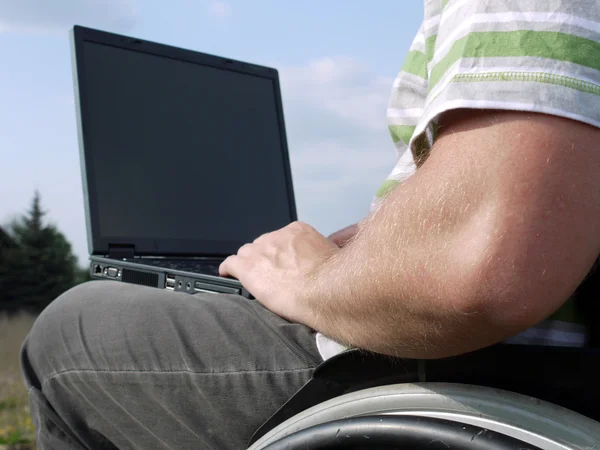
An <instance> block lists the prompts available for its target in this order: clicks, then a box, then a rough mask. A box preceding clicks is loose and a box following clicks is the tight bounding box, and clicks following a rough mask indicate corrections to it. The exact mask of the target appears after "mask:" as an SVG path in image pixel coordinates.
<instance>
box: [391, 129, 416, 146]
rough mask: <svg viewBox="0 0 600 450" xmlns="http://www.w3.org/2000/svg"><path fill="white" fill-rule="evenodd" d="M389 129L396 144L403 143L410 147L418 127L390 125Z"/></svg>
mask: <svg viewBox="0 0 600 450" xmlns="http://www.w3.org/2000/svg"><path fill="white" fill-rule="evenodd" d="M388 128H389V130H390V134H391V135H392V140H393V141H394V144H397V143H398V142H403V143H405V144H406V145H408V143H409V142H410V138H411V137H412V135H413V134H414V133H415V129H416V128H417V127H416V126H411V125H390V126H389V127H388Z"/></svg>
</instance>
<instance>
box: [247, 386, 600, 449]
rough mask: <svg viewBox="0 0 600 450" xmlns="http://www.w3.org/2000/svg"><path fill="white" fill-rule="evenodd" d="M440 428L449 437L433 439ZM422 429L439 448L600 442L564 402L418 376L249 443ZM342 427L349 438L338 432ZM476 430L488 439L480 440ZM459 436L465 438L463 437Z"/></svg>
mask: <svg viewBox="0 0 600 450" xmlns="http://www.w3.org/2000/svg"><path fill="white" fill-rule="evenodd" d="M348 419H350V420H348ZM379 420H381V422H378V421H379ZM377 423H383V424H387V428H386V427H382V426H380V427H379V428H378V427H377ZM463 428H464V429H463ZM338 430H339V432H338ZM344 430H345V431H346V432H345V434H343V435H342V431H344ZM390 430H391V431H390ZM386 432H387V434H386ZM394 433H396V434H395V436H393V434H394ZM436 433H437V434H436ZM440 433H441V436H445V437H446V438H448V436H450V437H449V438H448V439H446V438H444V439H441V441H440V440H439V439H438V438H439V436H438V435H440ZM469 433H470V434H469ZM336 434H337V436H336ZM428 434H429V435H430V439H429V441H427V442H429V443H430V445H432V444H433V445H434V447H428V448H438V447H435V445H438V444H439V445H442V447H439V448H443V446H444V445H448V444H450V443H452V446H450V447H445V448H456V449H462V448H465V449H489V450H492V449H498V450H500V449H503V450H504V449H509V448H515V449H519V448H541V449H548V450H559V449H560V450H571V449H582V448H583V449H591V448H599V447H600V423H598V422H596V421H593V420H591V419H589V418H587V417H584V416H582V415H580V414H577V413H575V412H573V411H570V410H567V409H565V408H562V407H559V406H556V405H553V404H550V403H547V402H544V401H541V400H538V399H535V398H532V397H527V396H523V395H520V394H515V393H512V392H507V391H502V390H498V389H492V388H486V387H481V386H470V385H460V384H444V383H420V384H398V385H390V386H381V387H377V388H373V389H366V390H363V391H359V392H354V393H351V394H347V395H344V396H341V397H338V398H335V399H332V400H330V401H327V402H325V403H322V404H320V405H317V406H315V407H313V408H310V409H308V410H306V411H304V412H302V413H300V414H298V415H297V416H295V417H292V418H291V419H290V420H288V421H286V422H284V423H283V424H281V425H280V426H278V427H277V428H275V429H274V430H272V431H271V432H269V433H268V434H266V435H265V436H263V437H262V438H261V439H260V440H258V441H257V442H256V443H255V444H254V445H253V446H252V447H250V450H259V449H262V450H267V449H268V450H277V449H279V448H287V449H290V450H293V449H294V448H306V449H325V448H332V449H333V448H357V449H358V448H365V449H367V448H380V449H381V448H386V449H393V448H411V449H418V448H421V447H419V446H417V444H418V443H419V442H422V441H419V439H421V438H423V439H426V438H427V436H428ZM346 435H348V436H351V437H352V436H356V439H355V440H352V439H349V438H346V439H345V440H344V439H343V438H345V437H346ZM482 435H483V436H485V435H487V438H488V439H490V440H489V441H483V440H481V439H480V437H481V436H482ZM315 436H316V437H317V438H318V439H316V438H315ZM361 436H362V438H361ZM364 436H367V437H366V438H365V437H364ZM465 437H468V438H469V439H467V440H466V441H465ZM370 438H372V439H373V440H372V441H371V439H370ZM471 438H473V439H472V440H471ZM492 438H493V439H492ZM390 439H391V440H390ZM410 439H413V440H412V441H411V440H410ZM286 440H287V441H286ZM376 440H379V445H378V446H377V445H375V444H376V442H375V441H376ZM368 441H371V442H368ZM467 441H468V442H467ZM393 442H396V443H397V446H395V447H394V446H393V445H394V444H393ZM407 442H410V443H409V444H407ZM436 442H437V444H436ZM415 443H417V444H415ZM280 444H285V446H284V447H280V446H279V445H280ZM524 444H526V445H524ZM485 445H487V446H485ZM422 448H425V447H422Z"/></svg>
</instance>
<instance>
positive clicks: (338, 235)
mask: <svg viewBox="0 0 600 450" xmlns="http://www.w3.org/2000/svg"><path fill="white" fill-rule="evenodd" d="M356 233H358V224H354V225H350V226H347V227H346V228H342V229H341V230H339V231H336V232H335V233H333V234H332V235H330V236H328V237H327V238H328V239H329V240H330V241H332V242H333V243H334V244H335V245H337V246H338V247H343V246H344V245H346V244H347V243H348V241H350V240H351V239H352V238H353V237H354V236H356Z"/></svg>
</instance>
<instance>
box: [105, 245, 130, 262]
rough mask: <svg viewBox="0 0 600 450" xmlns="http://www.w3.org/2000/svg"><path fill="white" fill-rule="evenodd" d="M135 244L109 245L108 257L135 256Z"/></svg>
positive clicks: (122, 257)
mask: <svg viewBox="0 0 600 450" xmlns="http://www.w3.org/2000/svg"><path fill="white" fill-rule="evenodd" d="M134 256H135V246H133V245H127V244H113V245H109V246H108V257H109V258H112V259H124V258H133V257H134Z"/></svg>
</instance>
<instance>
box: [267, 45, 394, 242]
mask: <svg viewBox="0 0 600 450" xmlns="http://www.w3.org/2000/svg"><path fill="white" fill-rule="evenodd" d="M279 72H280V78H281V84H282V92H283V99H284V109H285V117H286V128H287V132H288V141H289V147H290V158H291V161H292V169H293V175H294V185H295V191H296V199H297V203H298V213H299V216H300V219H302V220H305V221H307V222H309V223H311V224H313V225H315V226H316V227H317V228H318V229H319V230H320V231H322V232H324V233H330V232H332V231H335V229H336V228H340V227H343V226H346V225H349V224H350V223H351V222H354V221H357V220H360V219H361V218H362V217H363V216H364V215H365V214H367V212H368V209H369V205H370V201H371V199H372V197H373V194H374V193H375V191H376V189H377V187H378V186H379V184H380V183H381V181H382V180H383V178H384V177H385V176H386V175H387V174H388V173H389V172H390V171H391V169H392V167H393V165H394V161H395V151H394V147H393V145H392V143H391V138H390V137H389V134H388V132H387V124H386V118H385V111H386V107H387V102H388V98H389V94H390V90H391V86H392V82H393V80H392V79H391V78H388V77H381V76H377V75H376V74H374V73H373V72H372V71H370V70H369V68H368V67H366V66H364V65H363V64H361V63H360V62H358V61H356V60H355V59H352V58H346V57H328V58H321V59H317V60H315V61H312V62H311V63H309V64H308V65H306V66H301V67H284V68H281V69H280V70H279Z"/></svg>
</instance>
